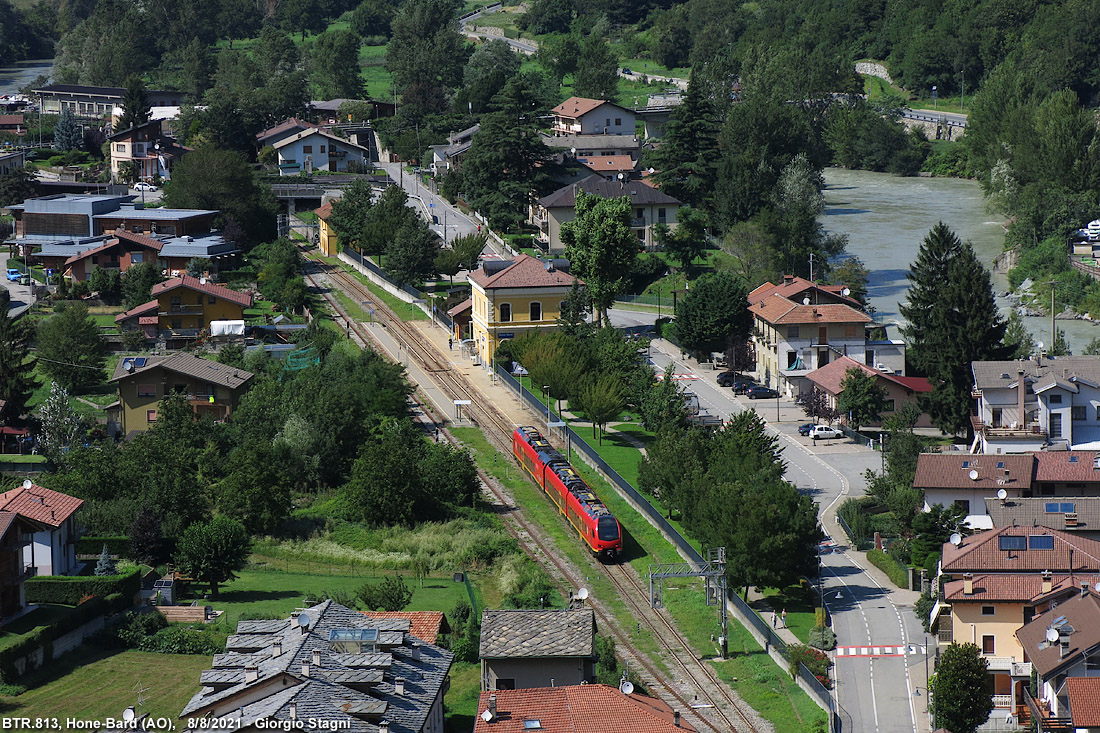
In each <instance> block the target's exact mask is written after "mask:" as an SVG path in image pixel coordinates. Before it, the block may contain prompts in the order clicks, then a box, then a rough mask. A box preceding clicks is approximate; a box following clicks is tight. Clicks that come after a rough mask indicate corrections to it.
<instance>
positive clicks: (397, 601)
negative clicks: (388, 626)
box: [356, 575, 413, 611]
mask: <svg viewBox="0 0 1100 733" xmlns="http://www.w3.org/2000/svg"><path fill="white" fill-rule="evenodd" d="M356 595H358V596H359V600H361V601H362V602H363V606H364V607H365V608H366V609H367V610H368V611H400V610H401V609H403V608H404V607H405V606H407V605H409V603H410V602H412V596H413V592H412V589H411V588H409V586H408V585H406V583H405V579H404V578H402V577H401V576H400V575H391V576H389V577H386V578H383V579H382V581H381V582H379V583H364V584H363V585H362V586H360V588H359V590H358V591H356Z"/></svg>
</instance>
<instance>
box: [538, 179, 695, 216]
mask: <svg viewBox="0 0 1100 733" xmlns="http://www.w3.org/2000/svg"><path fill="white" fill-rule="evenodd" d="M580 191H583V192H584V193H589V194H592V195H594V196H600V197H602V198H605V199H617V198H627V197H629V198H630V203H631V204H632V205H635V206H679V205H680V201H679V199H675V198H673V197H672V196H669V195H668V194H667V193H662V192H661V191H658V190H657V189H656V188H654V187H653V186H651V185H649V184H648V183H643V182H642V181H609V180H607V178H605V177H604V176H602V175H596V174H592V175H591V176H588V178H585V179H582V180H580V181H578V182H577V183H570V184H569V185H568V186H562V187H561V188H559V189H558V190H557V191H554V192H553V193H550V194H547V195H546V196H543V197H542V198H541V199H539V201H538V203H539V206H542V207H543V208H545V209H572V208H573V207H574V206H575V205H576V203H577V193H578V192H580Z"/></svg>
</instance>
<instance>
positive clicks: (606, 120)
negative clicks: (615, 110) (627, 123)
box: [603, 117, 611, 127]
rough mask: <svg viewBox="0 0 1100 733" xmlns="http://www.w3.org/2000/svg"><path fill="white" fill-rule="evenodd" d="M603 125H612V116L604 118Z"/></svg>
mask: <svg viewBox="0 0 1100 733" xmlns="http://www.w3.org/2000/svg"><path fill="white" fill-rule="evenodd" d="M603 126H604V127H611V118H610V117H607V118H604V121H603Z"/></svg>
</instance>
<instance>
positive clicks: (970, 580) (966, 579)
mask: <svg viewBox="0 0 1100 733" xmlns="http://www.w3.org/2000/svg"><path fill="white" fill-rule="evenodd" d="M963 595H966V596H972V595H974V573H963Z"/></svg>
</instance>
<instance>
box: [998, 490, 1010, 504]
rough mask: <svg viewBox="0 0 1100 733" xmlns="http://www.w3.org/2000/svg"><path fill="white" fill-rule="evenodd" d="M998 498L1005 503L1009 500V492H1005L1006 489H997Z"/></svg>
mask: <svg viewBox="0 0 1100 733" xmlns="http://www.w3.org/2000/svg"><path fill="white" fill-rule="evenodd" d="M997 498H998V499H1000V500H1001V501H1004V500H1005V499H1007V498H1008V492H1007V491H1005V490H1004V489H997Z"/></svg>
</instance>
